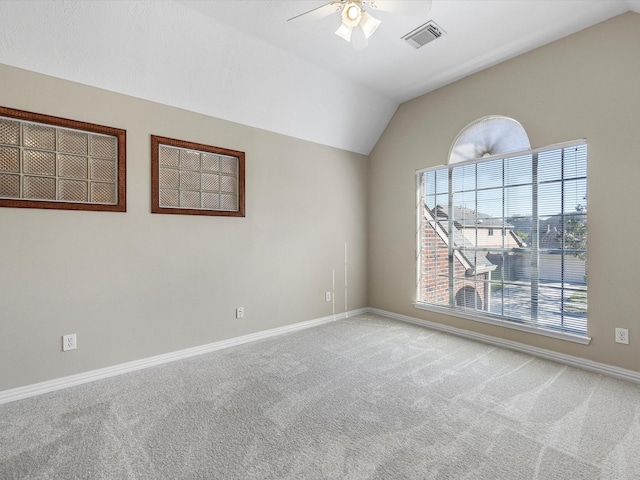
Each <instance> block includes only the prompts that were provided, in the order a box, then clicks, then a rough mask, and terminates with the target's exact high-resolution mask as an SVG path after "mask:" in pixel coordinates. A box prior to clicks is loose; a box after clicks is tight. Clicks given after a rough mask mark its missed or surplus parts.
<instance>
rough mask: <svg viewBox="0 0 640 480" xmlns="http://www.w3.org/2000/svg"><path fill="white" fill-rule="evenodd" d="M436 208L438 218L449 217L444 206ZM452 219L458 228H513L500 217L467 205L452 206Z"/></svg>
mask: <svg viewBox="0 0 640 480" xmlns="http://www.w3.org/2000/svg"><path fill="white" fill-rule="evenodd" d="M436 210H437V211H436V215H437V216H438V218H449V215H448V212H447V208H446V207H444V206H442V205H436ZM453 220H454V222H455V223H456V225H457V226H458V227H460V228H468V227H473V228H476V227H478V228H513V225H511V224H509V223H507V222H505V221H504V220H503V219H501V218H495V217H492V216H491V215H487V214H486V213H482V212H477V211H475V210H472V209H470V208H467V207H459V206H458V207H453Z"/></svg>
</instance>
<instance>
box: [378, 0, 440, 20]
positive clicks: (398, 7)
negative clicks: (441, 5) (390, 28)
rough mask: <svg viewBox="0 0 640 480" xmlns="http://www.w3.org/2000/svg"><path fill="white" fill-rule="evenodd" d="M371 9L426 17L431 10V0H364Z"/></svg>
mask: <svg viewBox="0 0 640 480" xmlns="http://www.w3.org/2000/svg"><path fill="white" fill-rule="evenodd" d="M365 3H368V4H369V5H370V6H371V8H372V9H373V11H376V10H378V11H382V12H392V13H399V14H401V15H411V16H413V17H426V16H427V14H428V13H429V11H430V10H431V0H365Z"/></svg>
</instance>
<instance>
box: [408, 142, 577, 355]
mask: <svg viewBox="0 0 640 480" xmlns="http://www.w3.org/2000/svg"><path fill="white" fill-rule="evenodd" d="M416 176H417V189H418V197H417V198H418V208H417V216H418V235H417V236H418V252H417V253H418V255H417V257H418V292H417V301H416V304H415V306H416V307H418V308H425V309H428V310H436V311H440V312H445V313H449V314H454V315H458V316H462V317H465V318H470V319H474V320H480V321H484V322H487V323H493V324H499V325H507V326H511V327H513V328H518V329H521V330H526V331H533V332H537V333H542V334H545V335H550V336H558V337H560V338H566V339H570V340H574V341H578V342H582V343H587V342H588V337H587V336H586V334H587V272H586V265H587V242H586V240H587V236H586V235H587V228H586V227H587V145H586V143H585V142H584V141H578V142H571V143H565V144H561V145H555V146H551V147H547V148H541V149H536V150H530V149H528V150H526V151H518V152H517V153H511V154H509V153H507V154H504V153H503V154H498V155H490V156H488V157H482V158H479V159H473V160H463V161H459V162H457V163H453V164H449V165H446V166H441V167H435V168H428V169H424V170H419V171H418V172H417V175H416ZM487 227H489V228H488V234H483V233H482V231H483V230H484V231H485V232H487ZM494 228H499V229H501V231H502V235H498V236H494V235H492V233H493V229H494Z"/></svg>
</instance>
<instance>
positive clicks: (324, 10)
mask: <svg viewBox="0 0 640 480" xmlns="http://www.w3.org/2000/svg"><path fill="white" fill-rule="evenodd" d="M343 6H344V3H343V2H342V1H340V0H336V1H333V2H329V3H327V4H325V5H322V6H320V7H318V8H314V9H313V10H309V11H308V12H304V13H301V14H300V15H296V16H295V17H291V18H290V19H288V20H287V23H290V24H296V25H303V24H306V23H310V22H315V21H316V20H320V19H321V18H324V17H327V16H329V15H331V14H332V13H336V12H339V11H341V10H342V7H343Z"/></svg>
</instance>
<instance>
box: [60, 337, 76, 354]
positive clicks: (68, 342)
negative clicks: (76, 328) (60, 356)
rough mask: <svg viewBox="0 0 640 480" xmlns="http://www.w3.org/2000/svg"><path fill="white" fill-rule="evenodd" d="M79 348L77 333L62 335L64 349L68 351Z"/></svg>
mask: <svg viewBox="0 0 640 480" xmlns="http://www.w3.org/2000/svg"><path fill="white" fill-rule="evenodd" d="M76 348H78V344H77V343H76V334H75V333H72V334H70V335H63V336H62V351H63V352H66V351H67V350H75V349H76Z"/></svg>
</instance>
